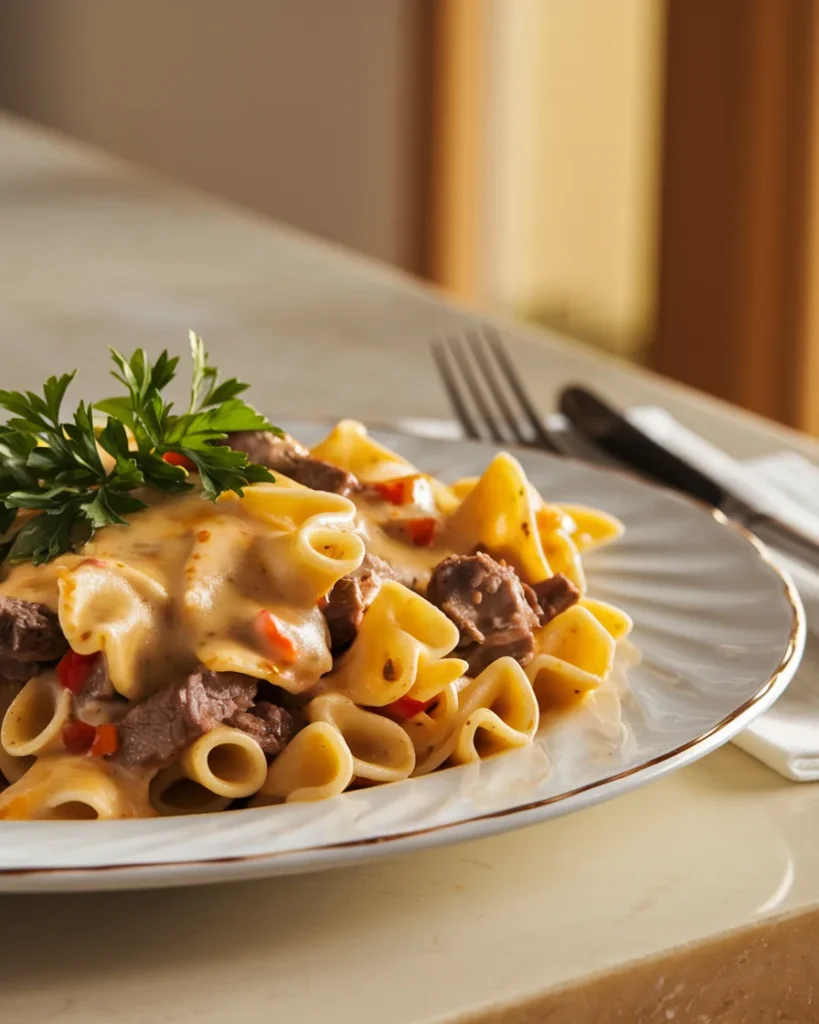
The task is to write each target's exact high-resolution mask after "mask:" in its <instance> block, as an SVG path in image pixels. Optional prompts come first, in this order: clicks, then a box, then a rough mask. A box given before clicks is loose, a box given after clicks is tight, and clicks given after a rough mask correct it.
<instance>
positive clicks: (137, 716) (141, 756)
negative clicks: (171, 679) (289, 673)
mask: <svg viewBox="0 0 819 1024" xmlns="http://www.w3.org/2000/svg"><path fill="white" fill-rule="evenodd" d="M256 685H257V684H256V680H255V679H251V678H250V677H249V676H242V675H239V674H238V673H235V672H211V671H209V670H208V669H205V668H203V669H200V670H199V671H198V672H194V673H192V674H191V675H189V676H188V678H187V679H185V680H183V681H182V682H180V683H176V684H174V685H171V686H166V687H165V688H164V689H162V690H159V691H157V693H155V694H153V696H151V697H149V698H148V699H147V700H146V701H143V702H142V703H141V704H137V705H136V706H135V707H133V708H131V710H130V711H129V712H128V714H127V715H126V716H125V717H124V718H123V720H122V722H121V724H120V727H119V751H118V752H117V754H116V758H117V760H118V761H119V762H120V763H121V764H125V765H143V764H151V765H162V764H168V763H170V762H171V761H173V760H174V759H175V758H177V757H178V756H179V755H180V754H181V753H182V751H183V750H184V749H185V748H186V747H187V746H188V745H189V744H190V743H192V742H193V740H195V739H198V738H199V737H200V736H201V735H203V733H206V732H208V731H210V730H211V729H213V728H214V726H217V725H219V724H220V722H224V721H225V719H228V718H231V717H232V716H233V715H235V714H236V712H237V711H246V710H247V709H248V708H249V707H250V706H251V704H252V703H253V698H254V697H255V696H256Z"/></svg>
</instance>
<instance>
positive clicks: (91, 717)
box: [74, 654, 128, 725]
mask: <svg viewBox="0 0 819 1024" xmlns="http://www.w3.org/2000/svg"><path fill="white" fill-rule="evenodd" d="M127 712H128V702H127V701H126V700H125V698H124V697H121V696H120V695H119V694H118V693H117V691H116V690H115V689H114V684H113V683H112V682H111V677H110V676H109V675H108V660H107V658H106V657H105V655H104V654H99V655H98V656H97V659H96V661H95V662H94V665H93V667H92V668H91V671H90V672H89V673H88V678H87V679H86V681H85V686H84V687H83V689H82V692H81V693H77V694H74V714H75V715H76V717H77V718H79V719H80V721H82V722H88V723H90V724H91V725H99V724H100V722H118V721H120V720H121V719H123V718H124V717H125V715H126V714H127Z"/></svg>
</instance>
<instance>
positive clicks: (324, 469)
mask: <svg viewBox="0 0 819 1024" xmlns="http://www.w3.org/2000/svg"><path fill="white" fill-rule="evenodd" d="M227 443H228V444H229V445H230V447H231V448H233V449H235V450H236V451H240V452H247V455H248V458H249V459H250V461H251V462H257V463H259V465H261V466H267V468H268V469H272V470H273V472H276V471H278V472H279V473H284V474H285V476H289V477H290V478H291V479H292V480H295V481H296V482H297V483H300V484H303V485H304V486H305V487H309V488H310V489H311V490H314V491H331V492H332V493H333V494H343V495H348V494H351V493H352V492H353V491H355V490H357V489H358V481H357V480H356V478H355V477H354V476H353V474H352V473H348V472H346V471H345V470H343V469H339V468H338V466H333V465H331V464H330V463H329V462H322V461H321V460H320V459H314V458H311V456H310V452H309V451H308V450H307V449H306V448H305V447H304V445H301V444H299V442H298V441H296V440H294V438H292V437H290V435H289V434H285V435H284V436H283V437H278V436H277V435H276V434H273V433H271V432H270V431H269V430H240V431H235V432H234V433H232V434H228V440H227Z"/></svg>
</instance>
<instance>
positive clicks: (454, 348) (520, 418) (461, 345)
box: [431, 327, 597, 461]
mask: <svg viewBox="0 0 819 1024" xmlns="http://www.w3.org/2000/svg"><path fill="white" fill-rule="evenodd" d="M431 348H432V357H433V359H434V360H435V364H436V366H437V367H438V372H439V374H440V375H441V381H442V383H443V385H444V389H445V390H446V393H447V396H448V397H449V401H450V402H451V404H452V408H453V410H454V412H455V416H456V418H457V419H458V422H459V423H460V425H461V427H462V429H463V431H464V433H465V434H466V436H467V437H470V438H472V439H473V440H475V441H486V440H490V441H494V442H495V443H497V444H519V445H526V446H528V447H533V448H541V449H543V450H545V451H549V452H555V453H557V454H559V455H572V456H574V457H575V458H584V459H586V460H588V461H597V459H596V457H595V456H596V453H592V452H591V451H586V450H585V448H584V447H579V446H578V445H577V444H575V440H574V439H572V438H570V437H569V435H568V433H564V432H563V431H560V432H558V431H554V430H549V429H548V427H546V426H544V424H543V420H542V418H541V416H540V414H539V413H538V411H537V408H536V407H535V404H534V402H533V401H532V399H531V398H530V397H529V395H528V393H527V391H526V388H525V387H524V385H523V382H522V380H521V378H520V376H519V374H518V372H517V370H516V369H515V367H514V366H513V364H512V360H511V359H510V358H509V353H508V352H507V351H506V349H505V347H504V345H503V342H502V341H501V339H500V335H499V334H498V332H497V331H496V330H494V329H492V328H487V327H484V328H481V329H480V330H478V329H476V330H472V331H468V332H467V333H466V334H464V335H462V336H460V337H458V336H449V337H446V338H436V339H435V340H434V341H432V343H431Z"/></svg>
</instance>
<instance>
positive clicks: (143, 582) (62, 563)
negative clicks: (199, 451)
mask: <svg viewBox="0 0 819 1024" xmlns="http://www.w3.org/2000/svg"><path fill="white" fill-rule="evenodd" d="M282 526H286V524H282ZM285 532H286V531H285V530H283V529H272V528H271V526H270V525H268V524H266V523H264V522H262V521H260V520H259V519H258V518H254V517H253V516H251V515H250V514H249V513H248V511H247V510H246V509H245V507H244V506H243V502H242V501H240V500H229V501H224V502H221V501H220V502H217V503H212V502H209V501H206V500H203V499H202V498H201V497H199V495H198V494H196V493H193V492H191V493H189V494H185V495H182V496H175V497H170V498H168V497H160V498H158V499H155V500H153V502H152V505H151V507H150V508H148V509H146V510H145V511H142V512H139V513H136V514H135V515H133V516H132V517H131V518H130V520H129V525H127V526H111V527H106V528H105V529H103V530H100V531H99V532H98V533H97V534H96V535H95V537H94V538H93V540H92V541H91V542H90V543H88V544H87V545H86V546H85V547H84V548H83V550H82V552H81V553H80V554H67V555H62V556H60V557H59V558H57V559H55V560H54V561H52V562H50V563H48V564H46V565H43V566H37V567H35V566H33V565H31V564H30V563H23V564H21V565H17V566H13V567H10V568H9V569H8V570H7V572H6V576H5V578H4V579H3V581H2V582H0V593H3V594H8V595H11V596H14V597H21V598H25V599H27V600H32V601H40V602H42V603H43V604H45V605H47V606H48V607H50V608H52V609H54V610H55V611H58V613H59V615H60V622H61V625H62V627H63V630H64V632H65V634H66V637H67V638H68V640H69V643H70V644H71V647H72V648H73V649H74V650H76V651H78V652H80V653H84V654H90V653H92V652H94V651H98V650H104V651H105V652H106V654H107V656H108V664H109V671H110V675H111V679H112V681H113V683H114V685H115V687H116V688H117V689H118V690H119V691H120V692H121V693H123V694H124V695H125V696H127V697H129V698H131V699H141V698H143V697H145V696H148V695H149V694H150V693H152V692H154V691H155V690H157V689H160V688H161V687H162V686H165V685H167V684H169V683H172V682H174V681H176V680H178V679H179V678H181V676H182V675H183V674H185V673H187V672H189V671H192V670H193V669H194V668H195V667H196V666H197V665H198V664H199V663H203V664H205V665H207V666H208V667H212V668H214V669H215V670H234V671H239V672H245V674H249V675H254V676H257V677H259V678H266V679H269V680H270V681H273V682H276V683H277V684H279V685H281V686H283V687H285V688H286V689H289V690H291V691H293V692H300V691H302V690H304V689H307V688H309V687H310V686H312V685H313V684H314V683H315V682H316V681H317V680H318V678H319V677H320V676H321V675H322V674H323V673H324V672H326V671H328V670H329V668H330V667H331V665H332V659H331V656H330V652H329V648H328V636H327V630H326V625H325V623H324V618H323V616H322V614H321V611H320V610H319V609H318V608H317V606H316V595H315V593H311V592H310V590H309V587H308V588H305V587H304V586H299V585H298V582H297V581H296V580H294V575H296V574H295V573H294V566H293V565H292V564H289V563H287V562H286V561H284V560H277V558H276V552H277V547H276V543H277V541H278V540H280V539H281V538H282V536H283V535H284V533H285ZM262 609H267V610H269V611H271V612H272V613H273V615H274V616H275V617H276V619H277V621H278V622H279V623H280V626H281V632H282V633H283V634H284V635H285V636H286V637H287V638H288V639H289V640H290V641H291V643H292V645H293V648H294V649H295V650H296V651H297V652H298V658H297V659H296V660H293V659H292V658H287V657H284V656H283V655H282V653H281V651H277V650H276V649H271V647H270V645H269V643H268V642H266V640H265V637H264V636H263V635H260V634H259V632H258V631H257V629H255V628H254V622H255V620H256V618H257V616H258V614H259V612H260V611H261V610H262Z"/></svg>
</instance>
